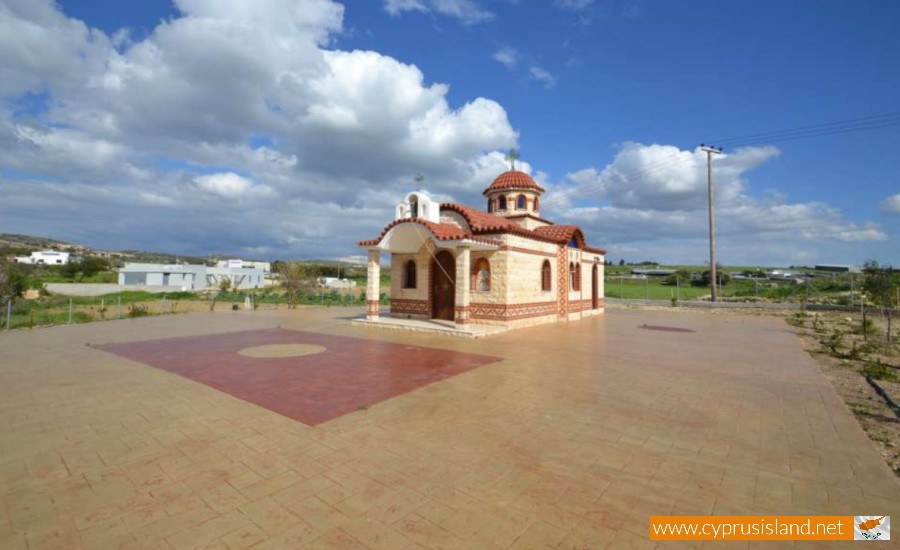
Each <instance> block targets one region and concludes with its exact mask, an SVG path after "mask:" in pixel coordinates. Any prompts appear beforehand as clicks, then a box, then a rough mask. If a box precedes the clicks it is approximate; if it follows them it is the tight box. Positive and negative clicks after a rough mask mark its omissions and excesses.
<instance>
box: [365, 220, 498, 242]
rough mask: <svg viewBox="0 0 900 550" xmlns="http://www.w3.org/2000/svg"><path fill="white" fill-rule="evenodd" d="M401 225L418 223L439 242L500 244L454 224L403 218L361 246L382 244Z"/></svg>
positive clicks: (388, 225) (393, 222) (390, 224)
mask: <svg viewBox="0 0 900 550" xmlns="http://www.w3.org/2000/svg"><path fill="white" fill-rule="evenodd" d="M401 223H417V224H419V225H423V226H425V227H426V228H428V230H429V231H431V234H432V235H434V238H435V239H437V240H439V241H456V240H461V239H469V240H473V241H477V242H482V243H485V244H498V245H499V244H500V242H499V241H496V240H494V239H486V238H484V237H476V236H475V235H473V234H472V233H469V232H467V231H465V230H463V228H461V227H460V226H458V225H456V224H453V223H434V222H430V221H428V220H423V219H422V218H401V219H399V220H394V221H392V222H391V223H389V224H387V226H386V227H385V228H384V229H383V230H382V231H381V234H380V235H379V236H378V237H377V238H375V239H370V240H368V241H360V242H359V246H375V245H377V244H378V243H380V242H381V239H383V238H384V236H385V235H387V233H388V231H390V230H391V229H393V228H394V227H396V226H398V225H400V224H401Z"/></svg>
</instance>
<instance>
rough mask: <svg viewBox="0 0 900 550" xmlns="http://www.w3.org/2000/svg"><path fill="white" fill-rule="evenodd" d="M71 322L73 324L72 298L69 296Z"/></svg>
mask: <svg viewBox="0 0 900 550" xmlns="http://www.w3.org/2000/svg"><path fill="white" fill-rule="evenodd" d="M69 324H72V298H69Z"/></svg>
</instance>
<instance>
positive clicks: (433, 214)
mask: <svg viewBox="0 0 900 550" xmlns="http://www.w3.org/2000/svg"><path fill="white" fill-rule="evenodd" d="M543 193H544V189H543V188H542V187H541V186H539V185H538V184H537V183H535V182H534V180H533V179H531V177H530V176H528V175H527V174H525V173H523V172H519V171H517V170H514V169H513V170H509V171H507V172H504V173H503V174H501V175H500V176H499V177H498V178H497V179H495V180H494V182H493V183H492V184H491V185H490V186H489V187H488V188H487V189H485V190H484V195H485V196H486V197H487V211H486V212H485V211H482V210H478V209H476V208H471V207H469V206H465V205H462V204H455V203H444V204H440V205H438V204H436V203H434V202H432V201H431V199H429V198H428V195H427V194H426V193H424V192H421V191H419V192H414V193H410V194H409V195H408V196H407V197H406V199H405V200H404V201H403V202H401V203H400V204H398V205H397V209H396V215H395V218H394V221H393V222H391V223H389V224H388V225H387V226H386V227H385V228H384V230H383V231H382V232H381V235H379V236H378V237H377V238H375V239H372V240H368V241H362V242H360V243H359V245H360V246H362V247H364V248H366V249H368V251H369V264H368V284H367V287H366V303H367V310H366V318H367V319H368V320H377V319H378V316H379V315H380V311H379V296H380V294H381V289H380V276H381V272H380V269H381V266H380V262H381V252H382V251H385V252H390V254H391V288H390V298H391V306H390V315H391V317H394V318H397V317H399V318H407V317H408V318H419V319H445V320H449V321H454V322H455V323H456V324H457V325H467V324H469V323H477V324H490V325H503V326H506V327H509V328H515V327H521V326H529V325H536V324H541V323H551V322H555V321H571V320H576V319H581V318H582V317H585V316H588V315H596V314H601V313H603V266H604V264H605V255H606V251H605V250H603V249H602V248H595V247H592V246H588V244H587V242H585V239H584V234H583V233H582V231H581V229H579V228H578V227H577V226H575V225H555V224H554V223H553V222H551V221H548V220H546V219H544V218H542V217H541V207H540V198H541V195H543Z"/></svg>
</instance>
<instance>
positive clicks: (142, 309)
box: [128, 304, 150, 317]
mask: <svg viewBox="0 0 900 550" xmlns="http://www.w3.org/2000/svg"><path fill="white" fill-rule="evenodd" d="M147 315H150V311H149V310H148V309H147V306H142V305H140V304H131V305H130V306H128V316H129V317H146V316H147Z"/></svg>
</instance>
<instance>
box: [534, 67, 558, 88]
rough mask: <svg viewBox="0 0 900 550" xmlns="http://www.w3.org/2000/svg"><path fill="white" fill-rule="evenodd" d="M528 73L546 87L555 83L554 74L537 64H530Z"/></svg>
mask: <svg viewBox="0 0 900 550" xmlns="http://www.w3.org/2000/svg"><path fill="white" fill-rule="evenodd" d="M528 74H530V75H531V78H533V79H534V80H537V81H538V82H541V83H543V84H544V86H546V87H548V88H552V87H553V86H555V85H556V76H554V75H553V74H552V73H551V72H550V71H548V70H547V69H545V68H543V67H540V66H538V65H532V66H531V67H530V68H529V69H528Z"/></svg>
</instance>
